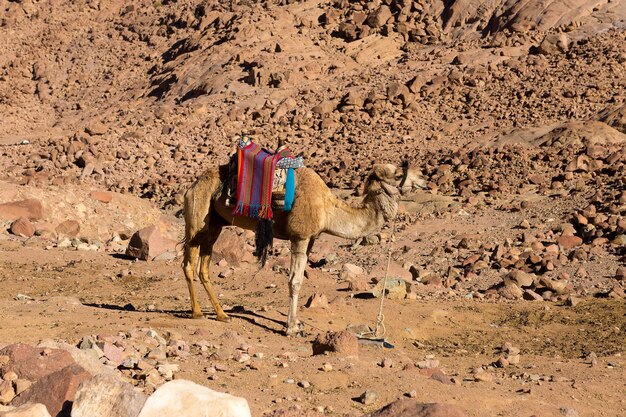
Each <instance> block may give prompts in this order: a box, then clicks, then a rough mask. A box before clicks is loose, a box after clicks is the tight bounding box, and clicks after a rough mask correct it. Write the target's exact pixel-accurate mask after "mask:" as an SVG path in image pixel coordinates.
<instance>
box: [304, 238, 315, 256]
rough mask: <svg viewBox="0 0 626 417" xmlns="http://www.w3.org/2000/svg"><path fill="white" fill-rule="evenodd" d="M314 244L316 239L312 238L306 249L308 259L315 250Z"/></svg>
mask: <svg viewBox="0 0 626 417" xmlns="http://www.w3.org/2000/svg"><path fill="white" fill-rule="evenodd" d="M314 244H315V238H314V237H312V238H311V240H309V244H308V245H307V247H306V256H307V258H308V257H309V255H310V254H311V251H312V250H313V245H314Z"/></svg>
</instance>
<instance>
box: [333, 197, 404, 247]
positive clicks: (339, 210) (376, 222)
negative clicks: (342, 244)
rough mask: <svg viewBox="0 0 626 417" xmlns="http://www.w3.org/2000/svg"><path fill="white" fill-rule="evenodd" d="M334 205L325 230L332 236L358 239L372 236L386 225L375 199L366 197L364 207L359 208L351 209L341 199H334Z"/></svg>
mask: <svg viewBox="0 0 626 417" xmlns="http://www.w3.org/2000/svg"><path fill="white" fill-rule="evenodd" d="M333 203H334V204H333V208H332V212H331V213H329V216H328V217H327V221H326V228H325V230H324V231H325V232H326V233H329V234H331V235H334V236H339V237H342V238H345V239H358V238H360V237H364V236H367V235H370V234H372V233H373V232H375V231H376V230H378V229H380V228H381V227H382V226H383V224H384V223H385V217H384V216H383V212H382V210H380V209H379V207H380V206H379V205H377V204H375V203H376V202H375V201H373V199H370V198H367V197H366V198H365V200H364V201H363V204H362V206H361V207H358V208H355V207H351V206H349V205H348V204H346V203H344V202H343V201H340V200H339V199H334V201H333ZM394 215H395V213H394Z"/></svg>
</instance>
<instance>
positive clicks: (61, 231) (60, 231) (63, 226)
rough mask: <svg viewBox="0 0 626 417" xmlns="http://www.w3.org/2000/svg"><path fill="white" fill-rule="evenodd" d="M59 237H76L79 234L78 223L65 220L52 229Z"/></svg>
mask: <svg viewBox="0 0 626 417" xmlns="http://www.w3.org/2000/svg"><path fill="white" fill-rule="evenodd" d="M54 230H55V231H56V232H57V235H59V236H67V237H76V236H78V233H79V232H80V223H78V222H77V221H76V220H65V221H64V222H61V223H59V225H58V226H57V227H56V228H55V229H54Z"/></svg>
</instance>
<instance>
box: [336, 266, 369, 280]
mask: <svg viewBox="0 0 626 417" xmlns="http://www.w3.org/2000/svg"><path fill="white" fill-rule="evenodd" d="M363 273H364V271H363V268H361V267H360V266H357V265H354V264H343V266H342V267H341V272H340V273H339V278H341V279H345V280H350V279H353V278H355V277H358V276H360V275H363Z"/></svg>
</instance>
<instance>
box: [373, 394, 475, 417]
mask: <svg viewBox="0 0 626 417" xmlns="http://www.w3.org/2000/svg"><path fill="white" fill-rule="evenodd" d="M405 416H410V417H467V414H466V413H465V412H464V411H463V410H461V409H460V408H458V407H457V406H454V405H450V404H440V403H429V404H424V403H420V402H418V401H417V400H414V399H410V398H403V399H400V400H397V401H394V402H392V403H391V404H388V405H386V406H385V407H383V408H381V409H380V410H378V411H374V412H373V413H371V414H370V415H369V417H405Z"/></svg>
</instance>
